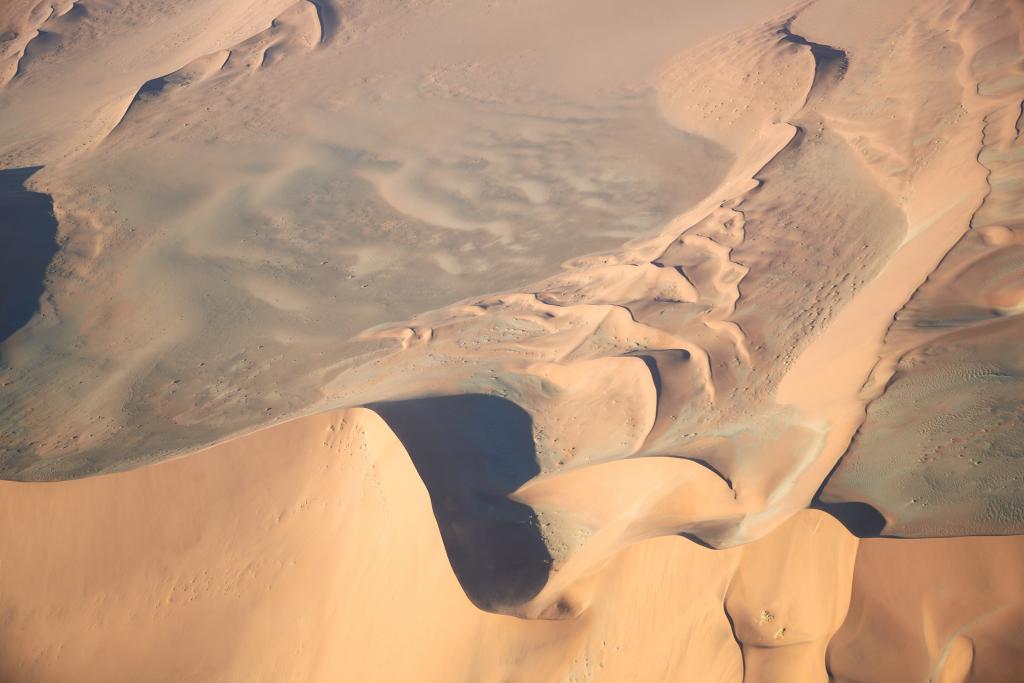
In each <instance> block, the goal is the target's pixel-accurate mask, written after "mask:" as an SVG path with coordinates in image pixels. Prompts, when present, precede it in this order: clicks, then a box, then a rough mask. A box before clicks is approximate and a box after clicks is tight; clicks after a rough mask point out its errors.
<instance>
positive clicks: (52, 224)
mask: <svg viewBox="0 0 1024 683" xmlns="http://www.w3.org/2000/svg"><path fill="white" fill-rule="evenodd" d="M40 168H42V167H41V166H30V167H26V168H9V169H3V170H0V342H2V341H4V340H6V339H7V338H8V337H10V336H11V335H12V334H14V333H15V332H17V331H18V330H19V329H21V328H22V327H24V326H25V324H26V323H28V321H29V320H31V319H32V316H33V315H35V314H36V312H38V311H39V297H41V296H42V294H43V290H44V284H45V281H46V270H47V268H48V267H49V265H50V261H51V260H52V259H53V256H54V254H56V253H57V250H58V248H59V246H58V244H57V240H56V236H57V219H56V218H55V217H54V215H53V200H52V199H51V198H50V195H47V194H43V193H41V192H33V191H32V190H29V189H27V188H26V187H25V183H26V181H28V179H29V178H31V177H32V175H33V174H34V173H35V172H36V171H38V170H39V169H40Z"/></svg>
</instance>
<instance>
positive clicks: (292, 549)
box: [0, 409, 1024, 683]
mask: <svg viewBox="0 0 1024 683" xmlns="http://www.w3.org/2000/svg"><path fill="white" fill-rule="evenodd" d="M0 494H2V495H0V521H2V522H3V524H4V528H5V530H6V531H5V534H4V535H3V538H2V539H0V556H2V557H4V565H3V582H4V583H3V585H4V590H3V592H2V594H0V613H2V614H3V615H4V618H3V620H0V643H2V644H3V656H2V657H0V674H2V677H3V678H4V679H5V680H33V681H65V680H77V681H116V680H168V681H176V680H183V679H187V678H194V679H197V680H223V681H253V680H309V681H316V680H337V679H338V678H342V679H344V680H381V681H383V680H507V679H509V678H511V679H512V680H606V681H620V680H667V679H672V680H677V679H683V680H686V679H693V680H706V681H712V680H716V681H717V680H721V681H727V680H734V681H738V680H740V679H741V678H742V679H743V680H745V681H777V680H790V681H825V680H826V679H827V676H826V666H827V667H828V670H829V671H831V673H832V676H833V677H834V680H837V681H862V680H870V681H879V682H883V683H884V682H886V681H893V683H896V682H897V681H907V680H924V677H925V676H926V675H931V676H933V679H932V680H943V681H947V680H948V681H1002V680H1005V681H1011V680H1017V678H1018V677H1019V676H1020V674H1021V672H1022V669H1021V667H1022V666H1024V664H1022V662H1024V659H1022V658H1021V656H1020V655H1021V650H1020V647H1021V643H1020V642H1019V640H1018V639H1015V637H1014V636H1013V635H1012V634H1013V633H1016V632H1019V630H1020V628H1021V627H1022V626H1024V594H1022V593H1024V590H1022V588H1021V586H1020V584H1019V581H1017V578H1019V575H1020V571H1021V569H1022V567H1024V539H1022V538H1020V537H1006V538H966V539H930V540H912V541H910V540H908V541H904V540H889V539H865V540H858V539H856V538H855V537H853V536H852V535H851V534H849V533H848V532H847V531H846V530H845V529H844V528H843V527H842V526H841V525H840V524H839V523H838V522H836V521H835V520H834V519H833V518H831V517H830V516H828V515H826V514H825V513H822V512H818V511H805V512H801V513H799V514H797V515H795V516H794V518H793V519H791V520H790V521H788V522H786V523H785V524H783V525H782V526H781V527H779V528H778V529H777V530H775V531H774V532H772V533H771V534H769V535H767V536H766V537H764V538H763V539H761V540H758V541H755V542H753V543H750V544H748V545H746V546H742V547H738V548H732V549H729V550H721V551H716V550H710V549H707V548H703V547H701V546H699V545H697V544H695V543H692V542H691V541H689V540H686V539H683V538H680V537H677V536H668V537H661V538H657V539H652V540H647V541H643V542H640V543H637V544H635V545H632V546H631V547H629V548H628V549H626V550H623V551H621V552H617V553H614V554H612V556H611V557H610V558H608V559H607V561H605V562H603V563H601V564H600V566H599V567H598V568H597V569H596V570H595V571H593V572H591V573H589V574H588V575H586V576H584V577H581V578H580V579H579V580H578V581H576V582H575V583H574V584H573V585H571V586H569V587H567V591H566V595H565V597H564V600H566V601H575V602H577V603H578V604H579V605H581V606H582V607H581V608H580V610H579V612H578V613H577V614H576V615H575V617H574V618H567V619H560V620H553V621H552V620H544V619H542V620H522V619H519V618H515V617H511V616H501V615H495V614H490V613H487V612H483V611H480V610H478V609H477V608H475V607H474V606H473V605H472V604H471V603H470V601H469V600H467V598H466V595H465V594H464V592H463V591H462V590H461V589H460V586H459V583H458V581H457V580H456V577H455V576H454V575H453V573H452V570H451V566H450V565H449V563H448V562H447V561H445V556H444V548H443V545H442V542H441V537H440V535H439V534H438V527H437V525H436V524H435V522H434V517H433V515H432V514H431V511H430V505H431V500H430V499H429V496H428V493H427V490H426V489H425V487H424V485H423V483H422V482H421V480H420V479H419V477H418V476H417V474H416V470H415V469H414V467H413V466H412V462H411V461H410V458H409V455H408V453H407V452H406V451H405V449H404V448H403V446H402V444H401V442H399V441H398V439H396V438H395V436H394V434H393V433H392V432H391V431H390V430H389V429H388V427H387V425H386V424H385V423H384V421H383V420H381V419H380V417H379V416H377V415H376V414H375V413H373V412H371V411H369V410H365V409H352V410H348V411H331V412H327V413H324V414H321V415H316V416H313V417H309V418H303V419H301V420H296V421H293V422H289V423H286V424H283V425H279V426H275V427H272V428H269V429H266V430H262V431H260V432H257V433H254V434H252V435H249V436H246V437H243V438H240V439H236V440H233V441H230V442H227V443H224V444H220V445H217V446H214V447H212V448H210V449H207V450H206V451H204V452H203V453H197V454H195V455H193V456H191V457H187V458H180V459H176V460H171V461H167V462H163V463H160V464H157V465H153V466H150V467H146V468H141V469H137V470H133V471H130V472H123V473H117V474H112V475H106V476H100V477H95V478H90V479H86V480H79V481H73V482H56V483H40V484H23V483H11V482H7V483H3V484H0ZM434 504H435V505H437V501H434ZM39 557H46V558H47V561H46V562H45V563H42V564H41V563H40V562H39V561H38V558H39ZM952 587H955V595H956V598H955V600H953V601H952V602H951V601H950V600H949V596H948V595H946V594H945V593H944V591H945V590H947V589H949V588H952ZM892 642H899V643H901V647H900V649H899V652H898V653H896V652H895V651H893V650H892V649H891V648H890V647H889V645H890V644H891V643H892ZM172 644H173V646H172ZM867 653H870V656H868V655H867ZM886 653H888V654H886ZM964 671H971V672H974V673H973V674H972V675H973V676H974V677H973V678H972V677H970V676H965V675H961V674H959V673H957V672H961V673H962V672H964Z"/></svg>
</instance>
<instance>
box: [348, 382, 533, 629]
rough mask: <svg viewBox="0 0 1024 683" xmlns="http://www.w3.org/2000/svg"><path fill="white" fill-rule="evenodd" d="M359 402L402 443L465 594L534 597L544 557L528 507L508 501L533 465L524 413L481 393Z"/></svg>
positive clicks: (494, 606)
mask: <svg viewBox="0 0 1024 683" xmlns="http://www.w3.org/2000/svg"><path fill="white" fill-rule="evenodd" d="M367 407H368V408H370V409H371V410H373V411H375V412H376V413H377V414H378V415H380V416H381V417H382V418H383V419H384V421H385V422H387V424H388V425H389V426H390V427H391V429H392V430H393V431H394V432H395V434H396V435H397V436H398V438H399V439H400V440H401V441H402V443H403V445H404V446H405V448H406V450H408V452H409V455H410V457H411V458H412V461H413V464H414V465H415V467H416V470H417V471H418V472H419V475H420V478H421V479H422V480H423V483H424V484H425V485H426V487H427V491H428V492H429V494H430V501H431V505H432V506H433V510H434V515H435V516H436V518H437V523H438V527H439V528H440V531H441V536H442V539H443V541H444V546H445V550H446V551H447V553H448V558H449V560H450V562H451V565H452V569H453V570H454V572H455V575H456V576H457V577H458V579H459V582H460V583H461V584H462V588H463V590H465V591H466V595H467V596H468V597H469V599H470V600H472V601H473V603H474V604H475V605H477V606H478V607H480V608H481V609H485V610H489V611H495V612H512V611H515V607H516V606H517V605H521V604H522V603H524V602H526V601H528V600H529V599H530V598H532V597H533V596H535V595H536V594H537V593H538V592H539V591H540V589H541V588H542V587H543V586H544V584H545V582H546V581H547V578H548V571H549V568H550V565H551V556H550V554H549V553H548V550H547V547H546V546H545V544H544V542H543V539H542V537H541V535H540V532H539V528H538V524H537V518H536V515H535V514H534V512H533V510H532V509H531V508H529V507H528V506H526V505H522V504H520V503H517V502H514V501H512V500H510V499H509V498H508V494H509V493H511V492H512V491H514V490H516V489H517V488H519V486H520V485H521V484H523V483H524V482H526V481H527V480H528V479H530V478H532V477H533V476H535V475H536V474H537V473H538V472H539V468H538V467H537V462H536V452H535V449H534V442H533V431H532V426H533V425H532V420H531V418H530V416H529V415H528V414H527V413H526V411H524V410H523V409H522V408H520V407H519V406H518V405H516V404H515V403H513V402H511V401H508V400H506V399H503V398H499V397H496V396H488V395H485V394H464V395H457V396H438V397H428V398H419V399H412V400H406V401H394V402H386V403H376V404H371V405H369V406H367Z"/></svg>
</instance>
